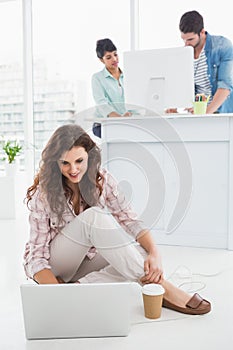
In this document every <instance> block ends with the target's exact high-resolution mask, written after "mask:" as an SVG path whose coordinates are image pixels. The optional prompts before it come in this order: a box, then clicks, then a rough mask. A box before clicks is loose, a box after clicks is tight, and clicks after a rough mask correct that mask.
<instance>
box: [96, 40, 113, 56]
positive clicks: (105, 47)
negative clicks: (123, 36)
mask: <svg viewBox="0 0 233 350" xmlns="http://www.w3.org/2000/svg"><path fill="white" fill-rule="evenodd" d="M106 51H109V52H112V51H117V48H116V46H115V45H114V44H113V42H112V41H111V40H110V39H100V40H97V42H96V53H97V57H99V58H103V57H104V54H105V52H106Z"/></svg>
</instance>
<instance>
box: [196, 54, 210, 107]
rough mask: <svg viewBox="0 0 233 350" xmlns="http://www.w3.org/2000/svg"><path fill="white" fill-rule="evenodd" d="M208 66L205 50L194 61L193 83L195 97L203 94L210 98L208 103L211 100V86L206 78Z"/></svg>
mask: <svg viewBox="0 0 233 350" xmlns="http://www.w3.org/2000/svg"><path fill="white" fill-rule="evenodd" d="M207 72H208V66H207V59H206V54H205V50H204V49H203V50H202V51H201V54H200V56H199V57H198V58H196V59H194V83H195V95H196V94H204V95H205V96H210V99H209V102H210V101H211V100H212V96H211V85H210V80H209V78H208V73H207Z"/></svg>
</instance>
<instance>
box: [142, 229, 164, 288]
mask: <svg viewBox="0 0 233 350" xmlns="http://www.w3.org/2000/svg"><path fill="white" fill-rule="evenodd" d="M137 242H138V243H139V244H140V245H141V246H142V247H143V248H144V249H145V250H146V251H147V253H148V255H147V258H146V260H145V261H144V271H145V276H144V277H142V278H141V282H142V283H159V282H161V280H162V279H163V268H162V262H161V256H160V253H159V251H158V248H157V246H156V244H155V242H154V240H153V237H152V235H151V233H150V232H149V231H148V230H143V231H141V232H140V233H139V235H138V238H137Z"/></svg>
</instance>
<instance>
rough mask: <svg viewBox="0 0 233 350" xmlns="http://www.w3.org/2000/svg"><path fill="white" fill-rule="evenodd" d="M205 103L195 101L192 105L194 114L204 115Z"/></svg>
mask: <svg viewBox="0 0 233 350" xmlns="http://www.w3.org/2000/svg"><path fill="white" fill-rule="evenodd" d="M206 109H207V101H196V102H194V103H193V112H194V114H206Z"/></svg>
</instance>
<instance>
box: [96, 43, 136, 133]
mask: <svg viewBox="0 0 233 350" xmlns="http://www.w3.org/2000/svg"><path fill="white" fill-rule="evenodd" d="M96 54H97V57H98V58H99V59H100V61H101V62H102V63H103V64H104V69H102V70H101V71H100V72H98V73H95V74H94V75H93V76H92V94H93V97H94V100H95V103H96V105H97V108H96V114H97V116H98V117H102V118H105V117H129V116H131V114H132V113H131V112H130V111H127V110H126V108H125V95H124V75H123V72H122V70H121V69H120V68H119V66H118V64H119V57H118V53H117V48H116V46H115V45H114V44H113V42H112V41H111V40H110V39H101V40H98V41H97V43H96ZM95 124H96V125H94V126H93V132H94V134H95V135H96V136H99V137H101V135H100V134H101V133H100V130H101V129H100V124H99V123H95Z"/></svg>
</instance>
